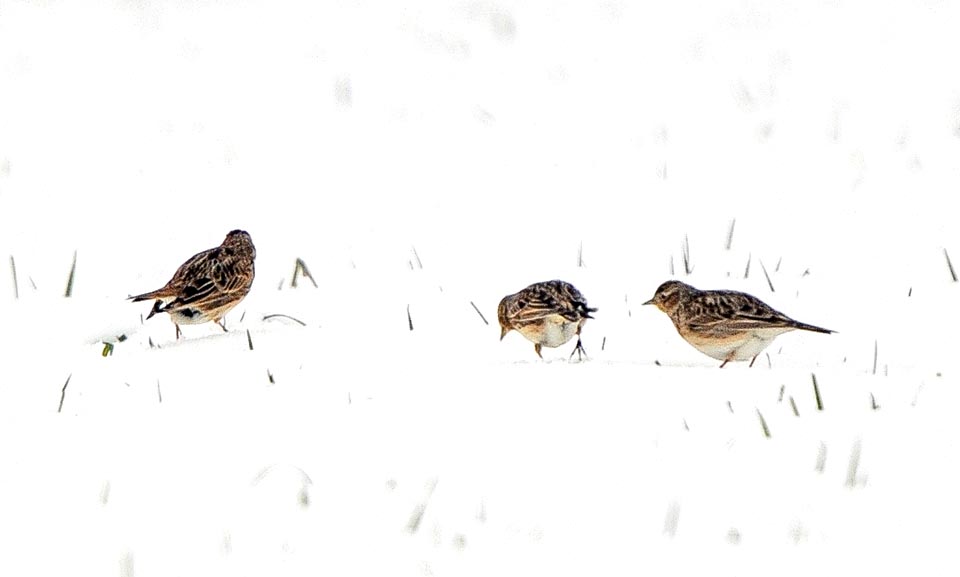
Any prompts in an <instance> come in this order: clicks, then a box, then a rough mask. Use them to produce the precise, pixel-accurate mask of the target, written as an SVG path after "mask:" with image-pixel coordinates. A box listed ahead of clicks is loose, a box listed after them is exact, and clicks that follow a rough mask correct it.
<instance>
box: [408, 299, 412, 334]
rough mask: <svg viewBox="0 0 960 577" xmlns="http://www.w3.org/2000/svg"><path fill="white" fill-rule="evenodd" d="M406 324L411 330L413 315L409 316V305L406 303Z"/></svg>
mask: <svg viewBox="0 0 960 577" xmlns="http://www.w3.org/2000/svg"><path fill="white" fill-rule="evenodd" d="M407 326H409V327H410V330H411V331H412V330H413V317H411V316H410V305H407Z"/></svg>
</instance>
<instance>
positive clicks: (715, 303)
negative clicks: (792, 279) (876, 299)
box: [643, 280, 834, 368]
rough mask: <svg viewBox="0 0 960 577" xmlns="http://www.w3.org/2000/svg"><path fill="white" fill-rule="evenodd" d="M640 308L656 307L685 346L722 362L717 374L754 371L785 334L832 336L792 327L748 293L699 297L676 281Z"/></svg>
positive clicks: (720, 292) (703, 293)
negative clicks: (740, 368)
mask: <svg viewBox="0 0 960 577" xmlns="http://www.w3.org/2000/svg"><path fill="white" fill-rule="evenodd" d="M643 304H645V305H656V306H657V308H658V309H660V310H662V311H663V312H665V313H667V316H669V317H670V320H672V321H673V324H674V326H675V327H677V332H678V333H680V336H681V337H683V338H684V340H686V341H687V342H688V343H690V344H691V345H693V346H694V347H695V348H696V349H697V350H699V351H700V352H701V353H704V354H705V355H709V356H711V357H713V358H715V359H717V360H718V361H723V364H721V365H720V368H723V367H724V366H726V364H727V363H729V362H730V361H745V360H747V359H750V366H751V367H752V366H753V362H754V361H755V360H757V355H759V354H760V352H761V351H763V349H765V348H767V346H768V345H769V344H770V343H772V342H773V339H775V338H776V337H777V336H778V335H780V334H782V333H785V332H787V331H792V330H794V329H800V330H804V331H813V332H817V333H832V332H834V331H831V330H829V329H823V328H820V327H815V326H813V325H808V324H806V323H801V322H799V321H795V320H793V319H791V318H790V317H788V316H786V315H784V314H783V313H780V312H777V311H776V310H774V309H773V308H771V307H770V306H769V305H767V304H766V303H764V302H763V301H761V300H760V299H758V298H757V297H755V296H751V295H748V294H746V293H742V292H737V291H728V290H709V291H702V290H697V289H695V288H693V287H692V286H690V285H688V284H685V283H682V282H680V281H676V280H670V281H667V282H665V283H663V284H662V285H660V288H658V289H657V292H656V294H655V295H654V296H653V298H652V299H650V300H649V301H647V302H645V303H643Z"/></svg>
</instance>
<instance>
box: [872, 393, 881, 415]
mask: <svg viewBox="0 0 960 577" xmlns="http://www.w3.org/2000/svg"><path fill="white" fill-rule="evenodd" d="M870 408H871V409H873V410H874V411H876V410H877V409H879V408H880V405H878V404H877V398H876V397H874V396H873V393H870Z"/></svg>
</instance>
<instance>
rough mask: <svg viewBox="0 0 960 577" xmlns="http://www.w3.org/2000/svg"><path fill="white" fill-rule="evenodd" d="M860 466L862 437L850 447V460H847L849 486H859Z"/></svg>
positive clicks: (847, 481)
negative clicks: (858, 473)
mask: <svg viewBox="0 0 960 577" xmlns="http://www.w3.org/2000/svg"><path fill="white" fill-rule="evenodd" d="M859 467H860V439H857V440H856V441H854V442H853V447H851V448H850V460H849V461H847V480H846V483H845V484H846V486H847V487H856V486H857V469H858V468H859Z"/></svg>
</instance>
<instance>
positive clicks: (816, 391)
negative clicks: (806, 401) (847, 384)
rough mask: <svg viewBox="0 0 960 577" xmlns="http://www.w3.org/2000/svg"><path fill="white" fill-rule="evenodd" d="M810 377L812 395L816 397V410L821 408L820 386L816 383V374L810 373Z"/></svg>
mask: <svg viewBox="0 0 960 577" xmlns="http://www.w3.org/2000/svg"><path fill="white" fill-rule="evenodd" d="M810 377H811V378H812V379H813V395H814V396H815V397H816V398H817V410H818V411H822V410H823V399H822V398H821V397H820V386H819V385H817V375H815V374H813V373H810Z"/></svg>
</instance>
